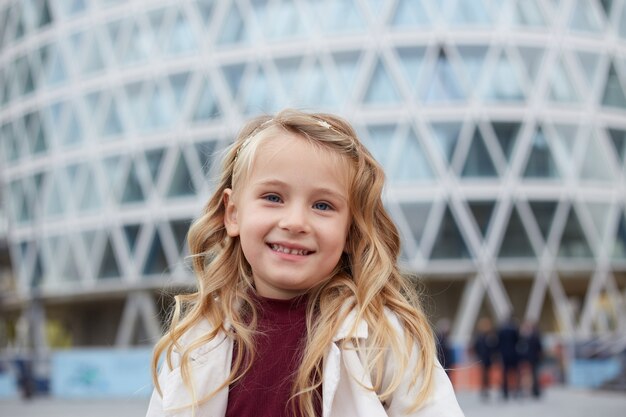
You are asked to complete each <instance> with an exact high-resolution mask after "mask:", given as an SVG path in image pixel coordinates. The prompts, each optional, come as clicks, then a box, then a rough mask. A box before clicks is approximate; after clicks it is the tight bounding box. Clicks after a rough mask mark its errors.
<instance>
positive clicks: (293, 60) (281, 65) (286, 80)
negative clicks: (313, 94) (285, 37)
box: [225, 57, 302, 97]
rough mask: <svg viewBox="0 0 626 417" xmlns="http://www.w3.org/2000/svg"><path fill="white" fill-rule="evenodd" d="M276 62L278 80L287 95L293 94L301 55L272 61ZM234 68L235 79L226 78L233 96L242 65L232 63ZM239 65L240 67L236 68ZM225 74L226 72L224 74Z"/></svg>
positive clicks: (241, 73) (296, 85)
mask: <svg viewBox="0 0 626 417" xmlns="http://www.w3.org/2000/svg"><path fill="white" fill-rule="evenodd" d="M274 62H275V64H276V70H277V71H278V74H279V77H280V81H281V82H282V84H283V89H284V91H285V93H286V94H287V96H290V95H291V94H293V91H296V90H297V89H298V83H297V80H298V75H299V74H300V66H301V64H302V57H288V58H280V59H277V60H276V61H274ZM232 67H234V68H236V72H235V73H233V75H234V76H235V77H236V78H235V79H233V80H232V81H231V80H228V79H227V80H228V82H229V85H230V84H232V85H231V89H232V93H233V97H234V96H235V94H236V91H237V89H238V88H239V80H241V76H242V75H243V71H244V66H243V64H241V65H234V66H232ZM238 67H240V68H238ZM225 75H226V74H225Z"/></svg>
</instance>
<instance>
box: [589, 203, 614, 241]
mask: <svg viewBox="0 0 626 417" xmlns="http://www.w3.org/2000/svg"><path fill="white" fill-rule="evenodd" d="M585 207H586V208H587V211H588V212H589V214H590V217H591V220H592V221H593V225H594V226H595V228H596V232H597V233H598V236H600V240H603V238H604V232H605V230H606V225H607V221H608V219H609V212H610V211H609V210H610V205H609V204H608V203H592V202H589V203H586V204H585Z"/></svg>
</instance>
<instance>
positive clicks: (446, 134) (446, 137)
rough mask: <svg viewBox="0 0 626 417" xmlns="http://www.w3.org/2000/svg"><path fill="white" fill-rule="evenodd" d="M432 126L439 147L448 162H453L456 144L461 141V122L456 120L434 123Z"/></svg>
mask: <svg viewBox="0 0 626 417" xmlns="http://www.w3.org/2000/svg"><path fill="white" fill-rule="evenodd" d="M431 127H432V131H433V133H434V135H435V138H434V139H435V144H436V145H437V148H439V150H440V151H441V154H442V156H443V157H444V159H445V160H446V161H447V162H448V163H450V162H452V157H453V156H454V151H455V150H456V145H457V143H458V142H459V135H460V133H461V124H460V123H455V122H445V123H432V124H431Z"/></svg>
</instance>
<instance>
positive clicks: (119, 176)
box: [103, 155, 126, 201]
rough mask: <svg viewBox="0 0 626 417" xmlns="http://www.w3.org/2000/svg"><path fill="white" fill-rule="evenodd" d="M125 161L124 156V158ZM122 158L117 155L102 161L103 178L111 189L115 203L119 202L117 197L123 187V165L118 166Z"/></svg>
mask: <svg viewBox="0 0 626 417" xmlns="http://www.w3.org/2000/svg"><path fill="white" fill-rule="evenodd" d="M124 159H126V156H124ZM121 161H122V157H121V156H119V155H113V156H109V157H107V158H106V159H104V164H103V165H104V169H105V178H107V179H108V181H107V182H108V185H109V187H110V189H111V193H112V194H113V196H115V199H116V201H119V196H120V194H121V192H122V187H123V186H124V173H125V170H124V169H123V165H121V164H120V162H121Z"/></svg>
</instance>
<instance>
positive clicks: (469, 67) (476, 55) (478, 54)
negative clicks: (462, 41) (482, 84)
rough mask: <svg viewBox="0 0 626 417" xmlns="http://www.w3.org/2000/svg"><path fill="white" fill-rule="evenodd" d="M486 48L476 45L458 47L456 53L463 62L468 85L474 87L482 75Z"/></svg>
mask: <svg viewBox="0 0 626 417" xmlns="http://www.w3.org/2000/svg"><path fill="white" fill-rule="evenodd" d="M487 50H488V48H487V47H486V46H478V45H459V46H457V51H458V52H459V55H461V59H462V61H463V69H465V74H466V77H467V79H468V80H469V81H470V84H471V86H472V88H473V87H475V86H476V85H477V84H478V80H480V76H481V75H482V73H483V65H484V63H485V56H486V55H487Z"/></svg>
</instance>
